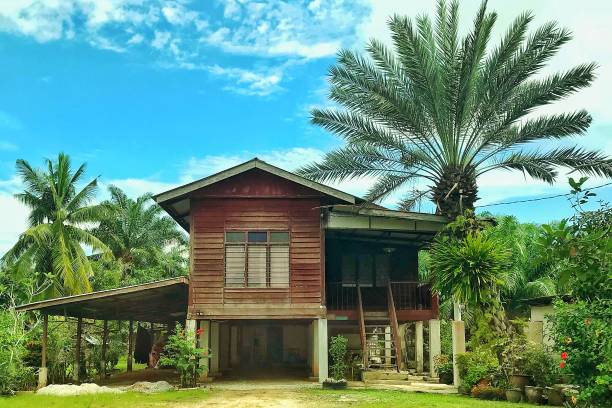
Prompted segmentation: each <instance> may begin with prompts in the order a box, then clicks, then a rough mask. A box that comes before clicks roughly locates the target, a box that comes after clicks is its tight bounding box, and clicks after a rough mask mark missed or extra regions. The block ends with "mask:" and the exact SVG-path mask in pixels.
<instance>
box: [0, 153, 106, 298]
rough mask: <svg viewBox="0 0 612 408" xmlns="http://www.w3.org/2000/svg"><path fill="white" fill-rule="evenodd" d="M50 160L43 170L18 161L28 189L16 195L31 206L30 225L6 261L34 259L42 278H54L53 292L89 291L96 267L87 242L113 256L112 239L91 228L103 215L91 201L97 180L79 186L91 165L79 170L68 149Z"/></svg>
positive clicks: (100, 209) (39, 275)
mask: <svg viewBox="0 0 612 408" xmlns="http://www.w3.org/2000/svg"><path fill="white" fill-rule="evenodd" d="M45 163H46V169H45V170H44V171H43V170H40V169H35V168H33V167H32V166H31V165H30V164H29V163H28V162H27V161H25V160H17V172H18V174H19V175H20V177H21V179H22V182H23V183H24V185H25V191H23V192H22V193H19V194H16V197H17V199H19V200H20V201H21V202H23V203H24V204H25V205H26V206H28V207H29V208H30V216H29V228H28V229H27V230H26V231H25V232H23V233H22V234H21V235H20V236H19V239H18V241H17V243H16V244H15V245H14V246H13V247H12V248H11V249H10V250H9V251H8V252H7V253H6V254H5V255H4V256H3V258H2V260H3V262H6V263H9V264H14V263H16V262H19V260H20V259H22V257H25V258H26V259H29V260H30V261H31V262H32V266H33V268H34V271H35V273H36V274H37V279H38V282H39V283H41V282H44V281H49V282H50V286H49V287H48V290H47V294H48V295H54V296H57V295H73V294H79V293H83V292H89V291H91V285H90V282H89V278H90V277H91V276H92V274H93V271H92V268H91V263H90V261H89V258H88V256H87V254H86V252H85V248H84V247H85V246H87V247H89V248H91V249H92V250H94V251H97V252H98V253H100V254H102V255H104V256H107V255H110V252H109V249H108V247H107V246H106V244H105V243H103V242H102V241H100V240H99V239H98V238H97V237H96V236H95V235H93V234H92V233H91V232H90V231H89V230H88V229H87V225H88V224H91V223H95V222H97V221H98V220H99V219H100V218H101V217H102V214H103V208H102V207H101V206H99V205H91V202H92V201H93V200H94V198H95V194H96V190H97V179H94V180H92V181H90V182H88V183H86V184H85V186H84V187H83V188H81V189H79V188H78V187H77V186H78V185H79V183H80V182H81V181H82V179H83V177H84V175H85V170H86V166H85V165H84V164H82V165H81V166H79V167H78V168H77V169H76V170H74V171H73V169H72V167H71V163H70V158H69V157H68V156H67V155H66V154H64V153H60V154H59V155H58V157H57V159H56V160H54V161H52V160H49V159H47V160H46V161H45Z"/></svg>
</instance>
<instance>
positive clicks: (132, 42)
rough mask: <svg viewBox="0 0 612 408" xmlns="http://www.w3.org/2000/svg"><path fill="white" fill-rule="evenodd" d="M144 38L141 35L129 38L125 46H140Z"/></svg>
mask: <svg viewBox="0 0 612 408" xmlns="http://www.w3.org/2000/svg"><path fill="white" fill-rule="evenodd" d="M144 39H145V38H144V36H143V35H142V34H134V35H133V36H132V37H130V39H129V40H128V42H127V44H128V45H136V44H140V43H142V42H143V41H144Z"/></svg>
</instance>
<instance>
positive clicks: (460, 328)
mask: <svg viewBox="0 0 612 408" xmlns="http://www.w3.org/2000/svg"><path fill="white" fill-rule="evenodd" d="M461 353H465V323H464V322H462V321H453V384H454V385H455V386H457V387H458V386H459V385H460V384H461V376H460V375H459V366H458V365H457V354H461Z"/></svg>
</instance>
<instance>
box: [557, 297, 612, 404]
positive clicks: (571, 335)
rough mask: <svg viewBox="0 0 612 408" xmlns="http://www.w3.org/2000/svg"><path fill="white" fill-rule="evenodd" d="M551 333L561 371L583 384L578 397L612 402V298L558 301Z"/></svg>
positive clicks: (588, 402) (592, 401)
mask: <svg viewBox="0 0 612 408" xmlns="http://www.w3.org/2000/svg"><path fill="white" fill-rule="evenodd" d="M554 310H555V313H554V315H553V316H552V335H553V339H554V341H555V347H556V349H557V352H558V354H559V356H560V357H561V353H564V354H563V357H565V358H564V359H563V362H562V363H561V366H562V368H561V370H560V371H561V374H562V375H565V374H570V375H571V376H572V377H573V379H572V382H573V383H574V384H577V385H580V386H581V392H580V395H579V399H580V400H582V401H584V402H586V403H587V404H590V405H594V406H612V374H611V373H612V325H611V324H610V322H611V321H612V301H611V300H601V301H593V302H583V301H579V302H576V303H574V304H566V303H563V302H561V301H557V302H555V304H554Z"/></svg>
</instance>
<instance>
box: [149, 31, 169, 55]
mask: <svg viewBox="0 0 612 408" xmlns="http://www.w3.org/2000/svg"><path fill="white" fill-rule="evenodd" d="M171 37H172V34H170V33H169V32H167V31H155V37H154V38H153V41H151V45H152V46H153V48H156V49H158V50H160V49H162V48H164V47H165V46H166V44H168V43H169V42H170V38H171Z"/></svg>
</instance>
